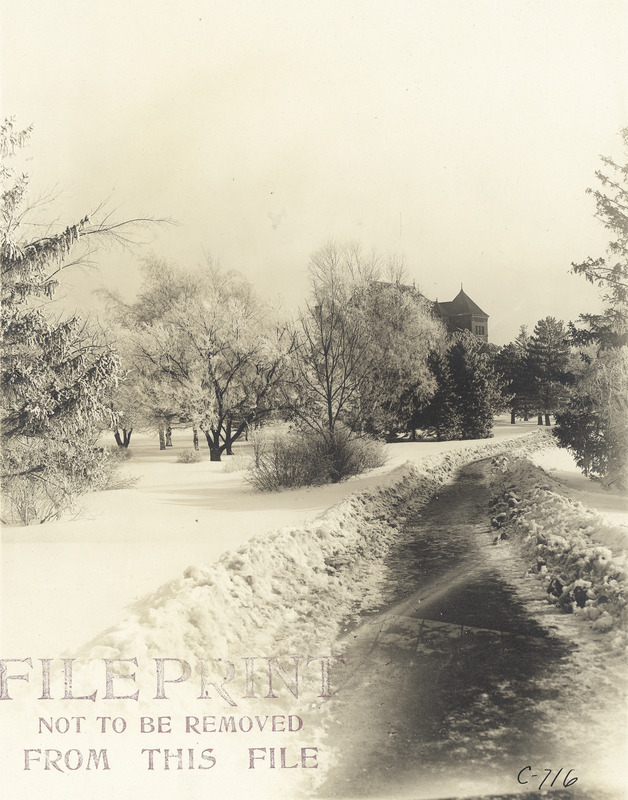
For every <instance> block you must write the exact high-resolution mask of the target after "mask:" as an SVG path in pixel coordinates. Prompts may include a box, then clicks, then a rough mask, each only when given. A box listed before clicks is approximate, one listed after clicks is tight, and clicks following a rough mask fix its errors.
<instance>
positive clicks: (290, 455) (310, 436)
mask: <svg viewBox="0 0 628 800" xmlns="http://www.w3.org/2000/svg"><path fill="white" fill-rule="evenodd" d="M383 463H384V448H383V446H382V445H381V443H379V442H376V441H375V440H373V439H370V438H361V437H357V436H355V435H354V434H352V433H351V432H350V431H349V430H348V429H347V428H342V427H337V428H336V430H335V432H334V434H333V435H331V434H329V433H327V432H325V433H322V432H319V431H311V430H297V431H293V432H289V433H287V434H277V435H276V436H274V437H273V438H272V439H270V440H269V439H261V438H258V439H256V440H255V441H254V443H253V461H252V464H251V466H250V468H249V474H248V480H249V482H250V483H251V484H252V485H253V486H254V487H255V488H256V489H258V490H259V491H262V492H276V491H278V490H279V489H282V488H292V489H294V488H297V487H299V486H318V485H320V484H323V483H338V482H339V481H342V480H344V479H346V478H349V477H351V476H352V475H358V474H360V473H361V472H364V471H365V470H368V469H373V468H374V467H378V466H381V465H382V464H383Z"/></svg>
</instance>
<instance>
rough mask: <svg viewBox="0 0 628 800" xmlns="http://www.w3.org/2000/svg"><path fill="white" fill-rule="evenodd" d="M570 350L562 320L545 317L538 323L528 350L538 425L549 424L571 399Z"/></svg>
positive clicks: (529, 370)
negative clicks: (551, 415)
mask: <svg viewBox="0 0 628 800" xmlns="http://www.w3.org/2000/svg"><path fill="white" fill-rule="evenodd" d="M569 356H570V347H569V340H568V338H567V331H566V330H565V326H564V324H563V323H562V321H559V320H556V319H554V317H546V318H545V319H541V320H539V321H538V322H537V324H536V325H535V327H534V332H533V334H532V336H531V337H530V340H529V342H528V347H527V372H528V375H529V377H530V378H531V384H530V386H531V389H532V392H533V397H534V404H535V406H536V411H537V413H538V415H539V425H542V424H543V415H544V416H545V424H546V425H549V424H550V414H553V413H555V412H556V411H557V410H558V409H559V408H561V407H562V406H563V405H564V404H565V403H566V402H567V400H568V397H569V389H568V386H569V385H570V384H571V383H572V382H573V375H572V374H571V373H570V371H569V369H568V366H569Z"/></svg>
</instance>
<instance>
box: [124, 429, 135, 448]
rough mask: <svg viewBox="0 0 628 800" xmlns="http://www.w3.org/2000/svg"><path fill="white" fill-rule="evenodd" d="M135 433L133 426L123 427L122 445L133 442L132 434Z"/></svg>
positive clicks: (126, 445) (125, 445)
mask: <svg viewBox="0 0 628 800" xmlns="http://www.w3.org/2000/svg"><path fill="white" fill-rule="evenodd" d="M132 433H133V428H129V429H128V430H127V429H126V428H122V446H123V447H128V446H129V444H130V443H131V434H132Z"/></svg>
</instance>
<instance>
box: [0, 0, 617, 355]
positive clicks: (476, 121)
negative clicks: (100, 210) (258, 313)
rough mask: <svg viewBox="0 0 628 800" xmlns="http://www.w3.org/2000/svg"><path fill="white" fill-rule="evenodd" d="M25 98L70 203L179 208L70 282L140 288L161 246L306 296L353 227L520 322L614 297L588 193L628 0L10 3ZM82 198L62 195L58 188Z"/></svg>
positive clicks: (36, 185) (438, 283) (611, 145)
mask: <svg viewBox="0 0 628 800" xmlns="http://www.w3.org/2000/svg"><path fill="white" fill-rule="evenodd" d="M3 7H4V10H3V47H2V56H3V67H2V69H3V114H4V115H15V116H16V118H17V123H18V124H19V125H22V126H26V125H28V124H30V123H34V126H35V128H34V133H33V136H32V139H31V145H30V147H29V151H28V155H29V158H30V160H29V162H28V170H29V172H30V174H31V176H32V186H33V190H34V192H35V193H36V194H38V193H41V192H53V193H54V194H56V195H58V196H57V199H56V201H55V203H54V206H53V208H54V211H52V210H51V214H54V217H55V218H56V217H59V219H60V220H62V221H63V222H64V223H65V222H73V221H75V220H77V219H79V218H81V217H82V216H83V215H84V214H85V213H86V212H88V211H91V210H92V209H93V208H95V207H96V206H97V205H98V204H99V203H100V202H103V201H105V202H106V203H107V205H108V207H109V208H111V209H117V211H116V214H117V215H118V216H119V217H134V216H138V215H150V216H155V217H170V218H173V219H176V220H178V221H179V223H180V224H179V225H177V226H173V227H170V228H168V229H165V230H161V231H156V232H155V233H154V234H152V235H151V236H150V240H151V241H150V242H149V243H148V244H147V245H146V246H144V247H142V248H140V249H138V250H136V251H135V252H134V253H132V254H129V253H126V252H124V251H117V250H116V251H113V252H105V253H102V254H101V255H100V256H99V258H98V263H99V265H100V271H98V272H96V271H92V272H89V273H86V274H82V275H74V276H73V277H72V280H71V283H72V287H73V288H72V290H71V292H70V293H69V295H68V298H69V301H70V302H72V303H75V304H76V306H77V307H85V306H89V305H90V304H92V305H93V304H94V302H95V301H94V300H93V299H92V298H91V296H90V292H91V290H92V289H93V288H94V287H96V286H98V285H99V284H102V283H104V284H105V285H107V286H109V287H114V286H118V287H119V288H121V289H122V290H123V292H124V293H126V294H128V295H129V296H130V295H131V294H132V292H133V291H135V290H136V289H137V286H138V272H137V268H136V265H137V262H138V260H139V258H140V257H141V255H142V254H144V253H146V252H148V251H152V252H154V253H155V254H157V255H159V256H165V257H167V258H170V259H172V260H175V261H177V262H179V263H180V264H182V265H189V266H193V265H194V264H196V263H198V262H200V261H201V260H202V259H203V252H204V251H206V252H209V253H212V254H213V255H214V256H215V257H217V258H219V259H220V261H221V263H222V264H223V265H224V266H225V267H231V268H234V269H238V270H240V271H242V272H243V273H244V274H245V275H247V276H248V277H249V278H250V279H251V280H252V281H253V282H254V283H255V285H256V286H257V288H258V289H259V291H260V292H261V293H263V294H266V295H281V296H282V297H283V298H284V299H285V302H286V304H287V305H288V306H296V305H297V304H298V303H299V302H300V301H301V300H302V298H303V296H304V295H305V292H306V290H307V279H306V265H307V260H308V256H309V254H310V253H311V252H312V251H313V250H315V249H316V248H318V247H319V246H321V245H322V244H324V243H325V242H326V241H328V240H329V239H330V238H334V239H336V240H338V241H343V240H348V239H352V240H359V241H360V242H361V243H362V244H363V246H364V247H366V248H368V247H371V246H375V247H377V248H378V249H379V250H380V251H382V252H384V253H386V252H391V251H393V252H396V253H400V254H404V255H405V258H406V263H407V267H408V275H409V279H410V280H415V281H416V283H417V285H418V286H419V287H420V288H421V290H422V291H423V292H424V294H426V295H427V296H428V297H431V298H432V299H436V298H437V299H439V300H451V299H453V297H454V296H455V295H456V293H457V292H458V290H459V288H460V283H461V282H463V283H464V288H465V291H466V292H467V294H469V295H470V296H471V297H472V298H473V299H474V300H475V301H476V302H477V303H478V304H479V305H480V306H481V307H482V308H483V309H484V310H485V311H486V312H487V313H488V314H489V315H490V320H489V327H490V338H491V340H492V341H494V342H496V343H498V344H501V343H504V342H506V341H509V340H511V339H512V338H514V336H515V335H516V333H517V329H518V327H519V325H521V324H528V325H530V326H533V325H534V323H535V321H536V320H537V319H539V318H541V317H545V316H547V315H550V314H551V315H554V316H556V317H558V318H561V319H565V320H567V319H570V318H575V317H576V316H577V314H578V313H580V312H582V311H587V310H590V309H591V308H593V307H594V305H595V304H596V302H597V292H596V290H595V289H593V288H592V287H590V286H588V285H587V284H586V283H585V282H584V281H583V279H582V278H579V277H576V276H573V275H570V274H569V266H570V263H571V262H572V261H574V260H576V261H577V260H583V259H584V258H585V257H586V256H587V255H593V256H597V255H600V254H602V253H603V251H604V248H605V244H606V241H607V234H606V233H605V231H604V230H603V228H602V227H601V225H600V224H599V223H598V222H596V221H595V219H594V218H593V214H594V204H593V200H592V198H591V197H590V196H588V195H586V194H585V189H586V187H587V186H591V185H594V183H595V179H594V172H595V170H596V169H597V168H598V167H599V155H600V154H609V155H615V156H616V157H618V158H620V157H621V156H622V152H621V145H620V140H619V136H618V131H619V129H620V128H621V127H624V126H626V125H628V113H627V112H628V88H627V87H628V84H627V81H628V77H627V76H628V58H627V56H626V53H627V52H628V47H627V46H626V31H627V30H628V0H595V2H583V1H582V0H568V2H554V0H540V1H539V2H527V1H525V2H524V1H523V0H494V1H493V0H491V1H486V2H484V1H482V0H480V1H478V0H463V1H462V2H453V1H451V0H434V1H433V2H426V0H407V1H406V2H389V1H388V2H383V0H379V1H378V2H374V1H373V0H360V1H358V0H350V1H345V2H342V0H340V2H339V0H334V2H328V1H327V0H307V2H306V0H292V2H290V1H289V0H284V1H283V2H281V1H280V0H257V1H256V2H245V1H244V0H211V1H210V0H184V1H183V2H181V1H180V0H179V2H174V0H151V1H150V2H147V0H142V2H140V0H108V2H106V3H96V2H86V1H85V0H4V3H3ZM59 193H60V194H59Z"/></svg>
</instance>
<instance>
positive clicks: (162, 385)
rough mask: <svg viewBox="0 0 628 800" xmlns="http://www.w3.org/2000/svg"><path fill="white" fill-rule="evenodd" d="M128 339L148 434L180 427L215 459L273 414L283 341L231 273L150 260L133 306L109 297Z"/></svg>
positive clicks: (265, 310) (270, 315)
mask: <svg viewBox="0 0 628 800" xmlns="http://www.w3.org/2000/svg"><path fill="white" fill-rule="evenodd" d="M110 299H112V300H113V301H114V305H115V306H116V308H117V317H118V320H119V322H120V324H121V325H123V326H124V327H125V328H126V330H127V331H128V341H129V346H130V348H131V350H132V353H133V356H132V359H133V368H134V370H135V373H136V379H135V380H136V387H137V394H138V401H139V404H140V408H141V409H142V414H143V417H144V419H145V420H148V421H151V420H152V422H153V424H154V425H155V426H157V427H158V428H159V427H160V426H167V425H168V424H170V423H171V422H174V421H185V422H188V423H191V424H192V425H193V426H194V427H195V428H198V429H200V430H201V431H202V432H203V434H204V435H205V438H206V441H207V445H208V447H209V451H210V458H211V460H212V461H220V460H221V456H222V454H223V453H224V452H225V451H226V452H227V453H228V454H230V453H231V448H232V446H233V443H234V442H235V441H237V439H239V438H240V437H241V436H242V435H243V434H244V432H245V431H246V430H247V428H248V426H249V425H251V424H252V423H255V422H259V421H261V420H262V419H264V418H266V417H268V416H270V414H271V413H272V412H273V411H274V410H275V408H276V407H277V405H278V403H279V400H278V386H279V384H280V382H281V381H282V380H283V376H284V372H285V369H286V358H287V355H286V351H287V349H288V347H289V337H288V335H287V333H286V330H285V326H283V325H282V324H281V323H280V322H279V321H278V320H277V319H276V315H275V314H274V312H273V311H272V309H270V308H269V307H267V306H266V305H265V304H264V303H262V301H261V300H260V299H259V298H258V297H257V296H256V294H255V293H254V291H253V289H252V287H251V285H250V284H249V283H248V282H247V281H245V280H244V279H243V278H242V277H241V276H239V275H237V273H235V272H228V271H225V270H222V269H220V268H219V267H217V266H216V265H214V264H212V263H208V264H207V265H205V266H204V267H203V268H202V269H199V270H198V271H195V272H186V271H185V270H181V269H177V268H176V267H173V266H171V265H168V264H167V263H165V262H163V261H159V260H152V261H150V262H149V263H148V264H147V265H146V266H145V270H144V285H143V289H142V292H141V293H140V295H139V296H138V298H137V299H136V301H135V302H133V303H130V304H125V303H123V302H122V301H121V300H120V298H115V297H111V296H110Z"/></svg>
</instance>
